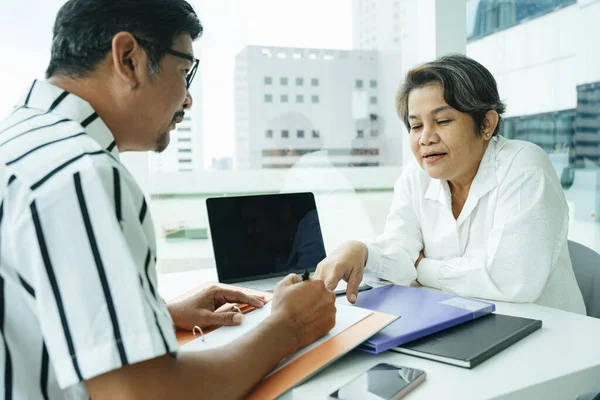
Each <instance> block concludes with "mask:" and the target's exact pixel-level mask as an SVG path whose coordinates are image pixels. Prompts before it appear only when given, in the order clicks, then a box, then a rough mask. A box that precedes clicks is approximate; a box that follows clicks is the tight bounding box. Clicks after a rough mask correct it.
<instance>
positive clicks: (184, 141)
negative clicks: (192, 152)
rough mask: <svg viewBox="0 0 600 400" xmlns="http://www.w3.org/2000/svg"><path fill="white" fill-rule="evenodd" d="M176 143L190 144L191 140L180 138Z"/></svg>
mask: <svg viewBox="0 0 600 400" xmlns="http://www.w3.org/2000/svg"><path fill="white" fill-rule="evenodd" d="M177 141H178V142H179V143H189V142H191V141H192V138H187V137H180V138H177Z"/></svg>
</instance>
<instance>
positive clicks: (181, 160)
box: [178, 158, 192, 164]
mask: <svg viewBox="0 0 600 400" xmlns="http://www.w3.org/2000/svg"><path fill="white" fill-rule="evenodd" d="M178 161H179V163H180V164H189V163H191V162H192V159H191V158H180V159H179V160H178Z"/></svg>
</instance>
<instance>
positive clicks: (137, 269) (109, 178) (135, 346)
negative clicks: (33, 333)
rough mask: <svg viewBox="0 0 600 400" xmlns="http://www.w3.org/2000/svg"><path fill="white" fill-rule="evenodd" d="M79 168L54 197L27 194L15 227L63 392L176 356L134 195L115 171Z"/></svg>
mask: <svg viewBox="0 0 600 400" xmlns="http://www.w3.org/2000/svg"><path fill="white" fill-rule="evenodd" d="M83 164H86V165H87V166H84V167H82V168H79V169H78V170H77V171H76V172H73V173H63V174H61V175H60V176H57V177H55V178H54V179H53V182H52V184H53V189H52V190H51V191H48V190H44V191H43V193H42V194H39V195H38V194H37V193H36V192H35V191H34V192H33V194H32V199H31V202H30V204H29V208H28V210H27V211H24V212H23V213H22V215H20V216H19V218H18V223H17V224H16V229H17V232H16V234H15V237H18V238H23V239H24V240H22V241H20V243H14V244H13V245H14V247H15V249H14V250H15V252H14V254H17V255H18V257H20V258H21V259H20V260H18V261H19V263H21V264H23V265H29V266H30V267H31V271H35V272H34V276H33V279H34V282H33V286H35V290H36V306H37V314H38V315H39V319H40V325H41V329H42V334H43V337H44V341H45V344H46V346H47V350H48V354H49V358H50V361H51V363H52V365H53V367H54V369H55V371H56V375H57V379H58V382H59V385H60V386H61V387H62V388H66V387H69V386H71V385H73V384H76V383H78V382H81V381H83V380H86V379H90V378H92V377H94V376H97V375H100V374H103V373H105V372H108V371H111V370H114V369H118V368H121V367H122V366H125V365H127V364H132V363H137V362H141V361H144V360H148V359H151V358H155V357H158V356H161V355H164V354H166V353H173V352H175V351H177V341H176V338H175V332H174V329H173V322H172V320H171V317H170V315H169V313H168V311H167V309H166V306H165V304H164V303H163V302H162V300H161V299H160V297H159V296H158V294H157V292H156V268H155V261H154V260H155V255H154V254H153V253H154V252H153V248H154V243H153V241H154V237H153V236H152V235H151V234H149V233H148V232H149V231H152V230H151V229H148V228H147V227H146V229H145V228H144V225H145V224H151V223H152V222H151V220H150V218H149V216H148V215H146V211H145V210H146V207H147V206H146V202H145V200H144V198H143V195H142V193H141V191H140V190H139V188H138V187H137V185H136V184H135V182H134V181H133V179H132V178H131V176H130V175H129V174H128V173H127V171H126V170H124V169H123V168H121V167H120V166H118V165H116V163H108V162H107V163H99V164H98V163H96V162H93V161H90V162H87V163H83ZM142 213H143V214H144V215H143V218H141V216H142Z"/></svg>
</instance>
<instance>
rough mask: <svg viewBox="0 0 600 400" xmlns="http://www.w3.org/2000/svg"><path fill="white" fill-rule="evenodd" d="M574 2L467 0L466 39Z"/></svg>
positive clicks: (474, 37)
mask: <svg viewBox="0 0 600 400" xmlns="http://www.w3.org/2000/svg"><path fill="white" fill-rule="evenodd" d="M575 3H577V0H553V1H549V0H548V1H529V0H516V1H498V0H468V1H467V18H466V21H467V40H468V41H470V40H474V39H479V38H482V37H484V36H487V35H490V34H492V33H496V32H498V31H501V30H504V29H507V28H510V27H511V26H514V25H518V24H520V23H521V22H524V21H531V20H532V19H533V18H537V17H540V16H542V15H544V14H548V13H551V12H554V11H556V10H558V9H560V8H563V7H566V6H569V5H571V4H575Z"/></svg>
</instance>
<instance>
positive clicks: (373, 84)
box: [369, 79, 377, 89]
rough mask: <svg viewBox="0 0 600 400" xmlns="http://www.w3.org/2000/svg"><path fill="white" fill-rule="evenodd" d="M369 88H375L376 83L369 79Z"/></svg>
mask: <svg viewBox="0 0 600 400" xmlns="http://www.w3.org/2000/svg"><path fill="white" fill-rule="evenodd" d="M369 87H370V88H371V89H375V88H376V87H377V81H376V80H375V79H371V80H370V81H369Z"/></svg>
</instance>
